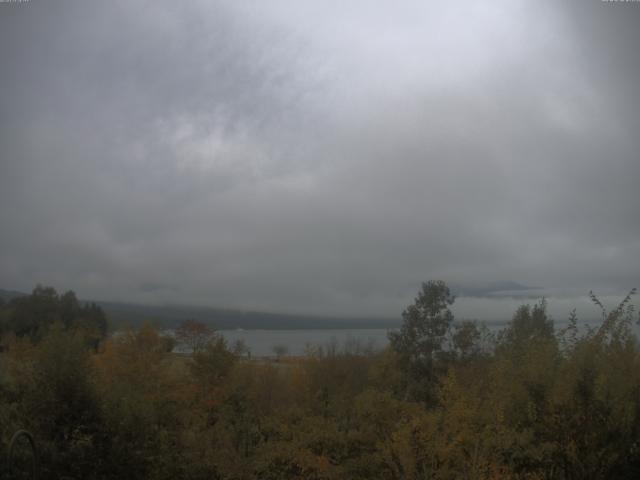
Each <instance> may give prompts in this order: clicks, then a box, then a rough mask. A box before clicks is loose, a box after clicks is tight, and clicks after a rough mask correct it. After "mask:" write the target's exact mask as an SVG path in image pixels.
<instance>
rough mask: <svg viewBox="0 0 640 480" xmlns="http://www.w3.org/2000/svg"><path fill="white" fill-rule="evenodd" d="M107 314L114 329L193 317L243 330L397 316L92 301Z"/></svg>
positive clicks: (351, 323) (382, 324) (365, 324)
mask: <svg viewBox="0 0 640 480" xmlns="http://www.w3.org/2000/svg"><path fill="white" fill-rule="evenodd" d="M95 303H97V304H98V305H100V307H102V309H103V310H104V311H105V313H106V314H107V317H108V318H109V320H110V323H111V325H112V326H113V327H114V328H118V327H123V326H128V325H129V326H136V325H140V324H142V323H144V322H147V321H150V322H151V323H153V324H154V325H156V326H159V327H166V328H174V327H176V326H177V325H178V324H179V323H180V322H181V321H182V320H184V319H186V318H193V319H197V320H198V321H200V322H204V323H206V324H209V325H211V326H212V327H214V328H215V329H217V330H226V329H235V328H244V329H269V330H276V329H283V330H284V329H327V328H328V329H334V328H335V329H337V328H345V329H347V328H395V327H398V326H399V325H400V318H398V319H379V318H377V319H375V318H373V319H372V318H340V317H322V316H312V315H290V314H281V313H266V312H245V311H240V310H229V309H218V308H209V307H192V306H178V305H169V306H150V305H136V304H130V303H119V302H95Z"/></svg>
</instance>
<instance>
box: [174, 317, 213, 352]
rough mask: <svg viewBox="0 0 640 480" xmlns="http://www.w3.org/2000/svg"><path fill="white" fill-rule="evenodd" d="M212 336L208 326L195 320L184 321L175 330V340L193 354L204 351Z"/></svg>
mask: <svg viewBox="0 0 640 480" xmlns="http://www.w3.org/2000/svg"><path fill="white" fill-rule="evenodd" d="M213 335H214V332H213V330H212V329H211V328H210V327H209V326H207V325H205V324H204V323H201V322H198V321H196V320H184V321H183V322H182V323H181V324H180V326H179V327H178V328H177V329H176V340H178V342H179V343H180V344H182V345H183V346H185V347H187V348H188V349H189V350H190V351H191V353H194V354H195V353H198V352H201V351H202V350H204V349H205V348H206V346H207V344H208V343H209V341H210V340H211V338H212V337H213Z"/></svg>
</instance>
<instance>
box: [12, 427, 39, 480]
mask: <svg viewBox="0 0 640 480" xmlns="http://www.w3.org/2000/svg"><path fill="white" fill-rule="evenodd" d="M21 438H26V439H27V442H28V444H29V447H31V453H32V456H31V478H32V479H33V480H37V479H38V477H39V474H40V459H39V458H38V449H37V447H36V441H35V440H34V438H33V435H31V434H30V433H29V432H27V431H26V430H18V431H17V432H16V433H14V434H13V437H11V441H10V442H9V450H8V452H7V472H8V474H9V478H12V475H13V474H14V473H15V472H14V471H13V470H14V465H13V463H14V458H13V457H14V450H15V448H16V445H17V444H18V441H19V440H20V439H21Z"/></svg>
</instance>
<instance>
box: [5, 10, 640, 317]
mask: <svg viewBox="0 0 640 480" xmlns="http://www.w3.org/2000/svg"><path fill="white" fill-rule="evenodd" d="M334 3H335V2H334ZM334 3H332V2H290V1H286V0H281V1H276V2H269V3H268V4H262V3H260V4H259V3H246V4H244V3H242V4H240V3H233V2H204V1H203V2H190V3H189V4H187V5H184V4H179V3H175V2H120V1H116V2H106V3H105V2H73V1H64V2H39V1H36V0H32V1H31V2H28V3H26V4H0V7H1V8H0V45H2V47H1V48H0V62H1V64H2V66H3V68H2V74H0V79H1V81H2V85H3V88H2V90H1V91H0V123H1V125H2V128H1V129H0V145H1V151H0V153H1V155H2V160H1V162H2V163H1V165H0V168H1V173H2V175H1V179H0V187H1V189H0V202H1V207H0V224H1V225H2V226H3V228H2V230H3V233H2V236H1V237H0V286H2V287H3V288H10V289H16V288H19V289H28V288H30V287H31V286H33V284H35V283H36V282H44V283H51V284H54V285H56V286H58V287H59V288H73V289H75V290H77V291H78V293H79V294H80V295H82V296H84V297H93V298H103V299H111V300H134V301H141V302H145V301H149V302H156V303H158V302H159V303H162V302H168V303H172V302H175V303H197V304H203V305H213V306H219V307H235V308H245V309H264V310H270V311H287V312H304V313H322V314H337V315H359V316H360V315H374V316H391V315H397V314H398V313H399V312H400V310H401V309H402V307H403V306H404V305H406V303H407V302H408V301H410V300H411V298H412V297H413V295H414V293H415V291H416V290H417V288H418V287H419V284H420V282H421V281H423V280H427V279H430V278H443V279H445V280H447V281H449V282H450V283H452V284H454V285H457V286H459V287H461V289H462V290H463V291H464V290H465V289H466V290H469V289H473V288H479V287H478V286H484V287H483V288H486V287H487V286H489V287H490V286H491V285H495V284H498V283H502V282H506V281H514V282H517V283H518V284H522V285H536V286H544V287H545V288H544V290H543V291H542V292H541V293H543V294H545V295H547V296H551V297H552V298H553V297H554V296H555V297H557V299H558V300H557V301H558V305H561V306H562V307H563V308H564V306H565V305H566V304H568V303H569V301H568V300H565V299H566V298H574V299H578V297H579V296H580V295H584V294H585V293H586V292H587V291H588V290H589V289H591V288H593V289H596V290H597V289H600V291H602V293H603V294H612V295H619V294H622V293H626V290H628V289H629V288H630V287H632V286H635V285H638V283H640V282H639V280H640V277H639V275H638V271H640V269H639V267H640V264H639V260H638V259H639V258H640V256H639V255H638V253H640V240H639V239H640V222H638V220H637V218H638V215H637V210H638V206H639V204H640V202H639V197H638V193H637V186H636V183H637V179H639V178H640V161H639V159H638V151H639V147H640V145H639V144H640V139H639V138H638V136H637V132H638V131H640V128H639V127H640V119H639V116H638V113H637V112H638V111H640V108H638V107H640V105H639V103H640V96H638V95H637V83H638V78H639V77H640V64H639V63H640V59H639V58H638V56H637V55H636V52H635V45H636V44H637V41H638V39H639V38H638V37H639V34H638V30H637V28H636V25H637V20H638V19H640V9H638V8H637V7H636V6H634V5H632V4H628V5H622V4H620V5H617V4H613V3H602V2H587V3H585V2H579V3H578V2H569V3H566V4H562V5H559V4H557V2H525V1H518V2H507V1H496V2H494V3H492V4H487V5H485V6H473V7H472V6H468V7H463V6H460V5H458V6H451V5H445V4H436V3H433V4H425V3H424V2H414V3H410V4H407V5H406V6H404V7H402V8H399V7H398V6H397V5H395V6H394V5H392V4H391V3H388V4H386V3H381V4H376V6H371V5H370V4H369V2H361V3H354V4H353V5H352V6H350V7H348V8H344V9H342V8H340V9H338V8H337V4H334ZM467 8H468V9H469V11H466V12H465V9H467ZM465 13H466V15H464V14H465ZM576 301H578V302H579V303H580V302H583V300H582V299H581V300H576ZM495 302H498V303H495ZM499 302H500V300H496V299H493V300H491V302H489V300H487V302H485V303H482V302H480V301H479V300H478V301H476V302H475V303H469V305H472V304H473V305H474V307H477V308H479V309H484V310H483V311H484V314H485V316H487V317H488V316H490V315H493V314H494V313H495V314H496V315H502V316H504V315H505V312H506V311H507V310H508V309H509V308H511V307H512V302H511V301H510V300H503V303H499ZM463 303H464V302H463ZM465 305H466V304H463V305H462V306H461V307H460V308H461V312H463V313H464V314H465V315H467V316H473V314H472V313H471V312H470V307H469V306H465ZM465 309H466V310H465ZM477 316H482V315H477Z"/></svg>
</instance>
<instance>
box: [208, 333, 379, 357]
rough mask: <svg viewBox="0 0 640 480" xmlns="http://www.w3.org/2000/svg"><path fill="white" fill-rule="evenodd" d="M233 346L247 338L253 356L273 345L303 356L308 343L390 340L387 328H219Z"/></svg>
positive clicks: (370, 343)
mask: <svg viewBox="0 0 640 480" xmlns="http://www.w3.org/2000/svg"><path fill="white" fill-rule="evenodd" d="M218 333H219V334H221V335H222V336H224V338H225V339H226V340H227V343H228V344H229V347H230V348H231V347H233V344H234V342H236V341H237V340H243V341H244V342H245V344H246V345H247V346H248V347H249V350H251V355H253V356H258V357H264V356H270V355H273V354H274V353H273V350H272V349H273V347H274V346H276V345H282V346H284V347H286V348H287V350H288V355H303V354H304V353H305V351H306V349H307V347H308V346H326V345H328V344H331V343H337V345H338V347H339V348H342V347H343V346H344V345H345V343H349V342H352V343H353V342H358V343H359V344H360V345H361V346H370V347H372V348H374V349H376V350H380V349H382V348H384V347H385V346H386V345H387V343H388V340H387V330H386V329H354V330H342V329H340V330H218Z"/></svg>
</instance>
